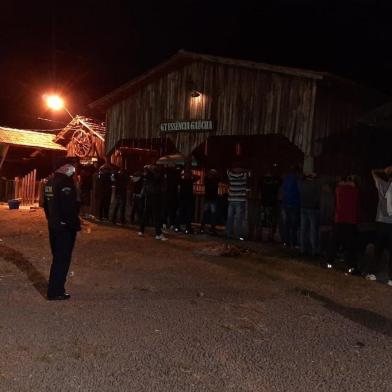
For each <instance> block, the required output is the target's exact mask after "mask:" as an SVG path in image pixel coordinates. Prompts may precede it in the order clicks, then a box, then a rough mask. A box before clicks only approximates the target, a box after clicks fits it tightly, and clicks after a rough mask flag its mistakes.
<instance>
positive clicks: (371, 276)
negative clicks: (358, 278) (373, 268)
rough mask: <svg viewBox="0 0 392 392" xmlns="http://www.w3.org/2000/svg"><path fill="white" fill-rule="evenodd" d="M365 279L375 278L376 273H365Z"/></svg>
mask: <svg viewBox="0 0 392 392" xmlns="http://www.w3.org/2000/svg"><path fill="white" fill-rule="evenodd" d="M365 279H366V280H373V281H374V280H377V276H376V275H374V274H367V275H366V276H365Z"/></svg>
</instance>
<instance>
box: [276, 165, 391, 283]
mask: <svg viewBox="0 0 392 392" xmlns="http://www.w3.org/2000/svg"><path fill="white" fill-rule="evenodd" d="M372 176H373V179H374V183H375V185H376V188H377V191H378V209H377V216H376V231H375V238H374V240H373V242H374V254H373V257H372V259H371V260H370V261H369V260H368V266H365V267H363V266H361V265H360V264H361V263H360V261H361V257H362V256H363V253H364V250H363V249H360V238H359V230H358V224H359V211H360V192H359V187H358V180H357V178H356V177H355V176H352V175H347V176H343V177H342V178H341V180H339V181H338V182H337V184H335V185H332V184H328V183H327V184H325V183H324V184H323V183H322V182H321V181H320V179H318V178H317V176H316V175H315V173H305V174H304V175H303V176H299V175H298V172H296V171H295V170H293V171H291V172H290V173H289V174H288V175H287V176H286V177H285V179H284V180H283V183H282V186H281V214H280V219H281V220H280V227H279V229H280V230H279V231H280V233H281V237H282V240H283V244H284V246H287V247H291V248H296V249H298V250H299V252H300V253H301V254H302V255H304V256H306V255H309V256H311V257H312V258H315V257H317V256H320V257H321V260H322V261H321V265H322V266H323V267H326V268H334V267H335V266H336V265H337V260H338V256H339V254H341V255H342V257H343V261H344V265H345V268H346V271H347V272H348V273H350V274H352V275H361V276H364V277H366V278H367V279H369V280H377V279H378V278H379V274H380V272H382V271H381V270H382V259H383V255H384V251H388V253H389V256H388V260H389V263H388V264H389V272H388V274H389V275H388V285H390V286H392V186H391V185H392V167H387V168H385V169H383V170H373V171H372ZM365 245H366V244H365Z"/></svg>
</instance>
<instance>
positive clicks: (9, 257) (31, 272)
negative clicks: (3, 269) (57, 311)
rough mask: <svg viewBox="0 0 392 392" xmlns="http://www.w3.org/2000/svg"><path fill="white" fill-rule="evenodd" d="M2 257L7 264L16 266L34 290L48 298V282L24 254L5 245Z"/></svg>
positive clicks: (1, 249) (2, 249)
mask: <svg viewBox="0 0 392 392" xmlns="http://www.w3.org/2000/svg"><path fill="white" fill-rule="evenodd" d="M0 257H2V258H3V259H4V260H6V261H7V262H9V263H11V264H13V265H15V267H17V268H18V269H19V270H20V271H21V272H22V273H23V274H25V275H26V277H27V279H28V280H29V281H30V282H31V283H32V284H33V286H34V288H35V289H36V290H37V291H38V292H39V293H40V294H41V295H42V296H43V297H44V298H46V290H47V286H48V284H47V280H46V278H45V276H44V275H43V274H42V273H41V272H40V271H38V270H37V268H36V267H35V266H34V265H33V264H32V263H31V261H29V260H28V259H26V257H25V256H23V254H22V253H20V252H18V251H17V250H15V249H12V248H9V247H8V246H5V245H0Z"/></svg>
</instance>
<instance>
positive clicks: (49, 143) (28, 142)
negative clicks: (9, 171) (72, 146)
mask: <svg viewBox="0 0 392 392" xmlns="http://www.w3.org/2000/svg"><path fill="white" fill-rule="evenodd" d="M54 138H55V135H53V134H49V133H43V132H37V131H26V130H23V129H14V128H6V127H0V144H8V145H12V146H23V147H33V148H34V147H35V148H42V149H45V150H65V148H64V147H62V146H60V145H59V144H57V143H55V142H54Z"/></svg>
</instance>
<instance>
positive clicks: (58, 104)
mask: <svg viewBox="0 0 392 392" xmlns="http://www.w3.org/2000/svg"><path fill="white" fill-rule="evenodd" d="M43 98H44V100H45V102H46V105H47V106H48V108H49V109H52V110H55V111H58V110H61V109H63V110H65V111H66V112H67V113H68V114H69V115H70V117H71V118H72V119H73V118H74V116H73V115H72V114H71V113H70V111H69V110H68V109H67V108H66V106H65V104H64V99H63V98H61V97H60V96H58V95H52V94H51V95H44V96H43Z"/></svg>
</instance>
